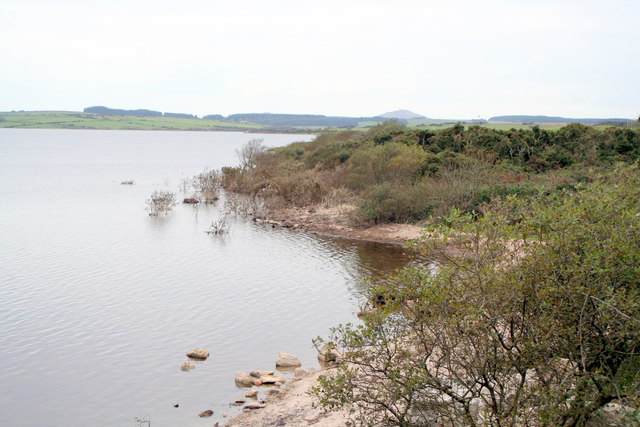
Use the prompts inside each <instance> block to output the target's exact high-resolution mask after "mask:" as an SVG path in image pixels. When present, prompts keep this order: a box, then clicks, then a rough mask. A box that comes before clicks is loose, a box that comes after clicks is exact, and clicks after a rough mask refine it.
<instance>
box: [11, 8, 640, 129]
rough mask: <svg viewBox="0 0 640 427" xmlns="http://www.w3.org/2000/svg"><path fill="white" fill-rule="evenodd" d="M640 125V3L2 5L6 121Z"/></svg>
mask: <svg viewBox="0 0 640 427" xmlns="http://www.w3.org/2000/svg"><path fill="white" fill-rule="evenodd" d="M95 105H104V106H107V107H111V108H126V109H137V108H147V109H152V110H159V111H163V112H179V113H190V114H196V115H199V116H201V115H205V114H223V115H225V116H226V115H229V114H233V113H264V112H270V113H294V114H298V113H299V114H303V113H304V114H324V115H343V116H354V117H361V116H373V115H378V114H382V113H384V112H387V111H392V110H397V109H409V110H411V111H414V112H416V113H419V114H422V115H425V116H428V117H432V118H457V119H475V118H484V119H488V118H489V117H492V116H496V115H506V114H542V115H550V116H564V117H599V118H609V117H623V118H634V119H635V118H638V116H640V1H638V0H608V1H592V0H580V1H574V0H536V1H533V0H509V1H502V0H500V1H492V0H483V1H472V0H449V1H432V0H422V1H411V0H340V1H336V0H322V1H306V0H293V1H288V0H285V1H279V0H257V1H256V0H244V1H219V0H208V1H200V0H181V1H176V0H171V1H164V0H149V1H147V0H127V1H123V0H110V1H104V0H101V1H94V0H55V1H52V0H0V111H11V110H70V111H82V109H83V108H85V107H89V106H95Z"/></svg>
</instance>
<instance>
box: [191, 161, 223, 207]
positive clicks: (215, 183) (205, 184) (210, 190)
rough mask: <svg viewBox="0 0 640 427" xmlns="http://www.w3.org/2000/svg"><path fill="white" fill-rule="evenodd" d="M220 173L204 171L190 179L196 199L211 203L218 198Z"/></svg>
mask: <svg viewBox="0 0 640 427" xmlns="http://www.w3.org/2000/svg"><path fill="white" fill-rule="evenodd" d="M220 181H221V173H220V171H217V170H212V171H208V170H206V169H205V170H204V171H203V172H202V173H200V174H198V175H196V176H194V177H193V178H192V179H191V186H192V187H193V189H194V191H195V193H196V197H197V198H199V199H202V201H204V202H205V203H213V202H215V201H216V200H218V199H219V198H220Z"/></svg>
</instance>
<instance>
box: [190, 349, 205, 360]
mask: <svg viewBox="0 0 640 427" xmlns="http://www.w3.org/2000/svg"><path fill="white" fill-rule="evenodd" d="M187 357H190V358H191V359H196V360H207V357H209V352H208V351H207V350H205V349H204V348H200V347H196V348H194V349H193V350H191V351H190V352H189V353H187Z"/></svg>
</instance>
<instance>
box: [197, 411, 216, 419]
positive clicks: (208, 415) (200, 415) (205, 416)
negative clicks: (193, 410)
mask: <svg viewBox="0 0 640 427" xmlns="http://www.w3.org/2000/svg"><path fill="white" fill-rule="evenodd" d="M211 415H213V411H212V410H211V409H207V410H206V411H204V412H201V413H200V414H199V415H198V416H199V417H200V418H209V417H210V416H211Z"/></svg>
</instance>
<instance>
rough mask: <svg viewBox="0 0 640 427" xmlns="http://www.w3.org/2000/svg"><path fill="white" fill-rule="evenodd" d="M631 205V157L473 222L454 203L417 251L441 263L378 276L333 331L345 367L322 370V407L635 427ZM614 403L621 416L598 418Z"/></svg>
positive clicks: (376, 414)
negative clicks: (353, 318)
mask: <svg viewBox="0 0 640 427" xmlns="http://www.w3.org/2000/svg"><path fill="white" fill-rule="evenodd" d="M638 212H640V169H639V168H638V166H637V165H636V166H625V167H618V168H616V169H615V170H614V171H613V172H612V173H611V174H609V175H608V176H605V177H601V178H600V179H599V180H598V181H596V182H595V183H592V184H589V185H586V186H582V187H581V188H579V190H578V191H572V192H568V193H563V194H555V195H552V196H547V195H543V194H541V195H539V196H536V197H534V198H531V199H529V200H527V201H518V200H516V199H509V200H507V201H506V202H505V203H497V204H495V205H493V206H492V207H491V208H490V209H488V210H487V212H486V214H485V215H484V216H482V217H477V216H473V215H464V214H461V213H460V212H459V211H456V210H453V211H452V212H451V215H450V216H449V217H447V221H445V222H444V223H445V224H446V226H444V225H443V226H440V227H434V228H432V229H431V230H430V231H431V234H430V235H428V236H425V239H424V240H422V241H421V242H420V243H419V244H417V245H416V246H415V248H416V249H418V250H420V251H421V252H422V253H423V254H424V255H425V256H428V257H430V258H431V259H433V260H437V262H438V267H437V269H428V268H420V267H410V268H407V269H404V270H402V271H400V272H399V273H397V274H395V275H393V276H390V277H387V278H385V279H384V280H382V281H380V282H378V283H376V284H375V285H374V286H371V287H370V288H368V289H366V293H367V297H368V301H369V302H368V304H367V305H366V306H365V307H363V308H364V309H365V311H364V313H366V314H365V315H364V317H363V323H362V324H359V325H351V324H347V325H344V326H342V325H341V326H339V327H337V328H335V329H334V330H333V332H332V334H331V336H330V339H331V342H332V345H335V346H337V347H338V348H339V349H340V350H341V352H342V355H343V361H344V362H346V363H343V364H341V365H340V366H339V367H338V368H337V369H336V370H334V371H333V372H331V373H329V374H327V375H324V376H322V377H321V378H320V380H319V386H317V387H316V388H315V389H314V391H313V392H314V394H315V395H316V396H317V397H318V399H319V403H320V405H321V406H323V407H324V408H326V409H336V408H346V409H348V410H349V411H350V413H351V420H350V421H351V423H352V425H353V424H355V425H361V426H369V425H385V426H417V425H444V426H459V425H487V426H504V425H510V426H511V425H523V426H524V425H532V426H537V425H562V426H585V425H624V422H625V421H627V422H631V423H633V422H634V418H635V420H637V416H638V411H637V410H635V411H634V409H635V408H637V407H638V404H639V403H640V369H639V367H640V269H639V266H640V215H638ZM433 236H440V237H442V238H441V239H434V238H433ZM381 295H382V296H383V298H382V299H381V298H380V296H381ZM609 403H616V404H618V405H620V407H622V408H626V409H628V411H627V412H629V417H628V418H627V419H626V420H624V419H615V418H614V419H611V415H608V419H607V413H606V412H605V411H604V410H603V409H604V407H605V405H607V404H609ZM630 425H631V424H630Z"/></svg>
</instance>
